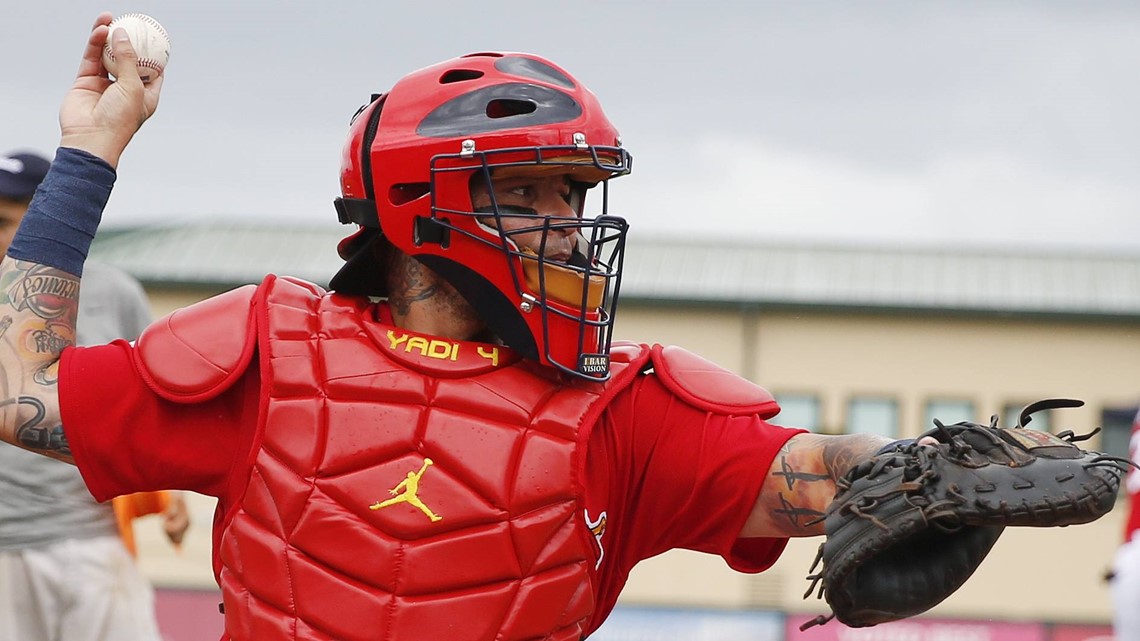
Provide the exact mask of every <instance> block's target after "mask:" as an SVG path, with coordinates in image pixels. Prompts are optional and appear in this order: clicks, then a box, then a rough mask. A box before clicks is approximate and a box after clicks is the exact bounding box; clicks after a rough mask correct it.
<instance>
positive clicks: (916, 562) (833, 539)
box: [804, 399, 1132, 628]
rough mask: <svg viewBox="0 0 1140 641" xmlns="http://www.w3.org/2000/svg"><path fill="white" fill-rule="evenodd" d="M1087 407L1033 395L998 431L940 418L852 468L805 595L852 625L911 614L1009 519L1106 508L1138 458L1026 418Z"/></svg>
mask: <svg viewBox="0 0 1140 641" xmlns="http://www.w3.org/2000/svg"><path fill="white" fill-rule="evenodd" d="M1083 404H1084V403H1082V402H1081V401H1075V400H1068V399H1050V400H1045V401H1039V402H1037V403H1033V404H1031V405H1029V406H1027V407H1026V408H1025V409H1024V410H1023V411H1022V413H1021V418H1020V420H1019V421H1018V425H1017V427H1014V428H999V427H998V426H997V417H994V418H993V419H991V421H990V424H989V425H979V424H977V423H969V422H963V423H955V424H953V425H944V424H943V423H942V422H941V421H938V420H935V421H934V423H935V429H933V430H931V431H929V432H927V433H926V434H924V435H923V438H920V439H919V440H918V441H907V442H900V443H898V444H897V445H896V446H895V447H892V448H888V449H886V450H885V451H882V452H880V453H879V454H878V455H876V456H874V457H872V458H870V459H869V460H867V461H864V462H862V463H860V464H858V465H855V466H854V467H852V469H851V470H849V471H848V472H847V474H846V475H844V477H843V478H842V479H839V480H838V481H837V482H836V487H837V489H838V491H837V492H836V495H835V498H834V500H833V501H832V503H831V505H830V506H829V508H828V510H827V512H826V513H825V514H824V516H823V517H822V520H823V521H824V527H825V530H826V533H827V539H826V540H825V541H824V543H823V544H822V545H821V546H820V550H819V555H818V557H817V558H816V562H815V564H813V566H812V569H811V572H812V574H811V575H810V576H809V577H808V579H809V580H810V581H811V585H810V587H809V588H808V591H807V593H806V594H805V595H804V597H805V598H806V597H808V596H810V595H811V593H812V592H814V591H816V588H817V587H818V588H819V596H822V597H824V598H826V600H827V603H828V605H830V606H831V609H832V612H833V613H834V614H833V615H832V616H834V617H835V618H837V619H839V621H841V622H842V623H844V624H846V625H848V626H851V627H866V626H872V625H876V624H879V623H885V622H887V621H893V620H896V619H901V618H904V617H909V616H914V615H916V614H921V613H922V612H925V611H926V610H929V609H930V608H932V607H934V606H935V605H937V604H938V603H940V602H941V601H943V600H944V599H945V598H946V597H948V596H950V595H951V594H953V593H954V591H955V590H957V589H958V588H959V587H961V586H962V584H963V583H965V581H966V580H967V579H968V578H969V577H970V575H971V574H973V572H974V570H976V569H977V567H978V566H979V565H980V564H981V562H982V560H983V559H984V558H985V557H986V555H987V554H988V553H989V551H990V549H991V548H992V547H993V545H994V543H996V542H997V539H998V537H999V536H1000V535H1001V533H1002V531H1003V529H1004V528H1005V527H1007V526H1036V527H1051V526H1063V525H1073V524H1078V523H1087V522H1090V521H1093V520H1096V519H1098V518H1100V517H1101V516H1104V515H1105V514H1106V513H1108V511H1109V510H1111V509H1112V505H1113V502H1114V500H1115V499H1116V493H1117V490H1118V489H1119V487H1120V481H1121V479H1122V477H1123V476H1124V473H1125V472H1126V471H1127V470H1128V466H1129V465H1132V462H1131V461H1128V460H1127V459H1121V458H1117V457H1113V456H1107V455H1104V454H1101V453H1099V452H1094V451H1088V450H1082V449H1081V448H1080V447H1077V446H1076V445H1074V443H1076V442H1079V441H1083V440H1085V439H1087V438H1089V437H1090V436H1092V434H1088V435H1085V436H1076V435H1074V434H1073V433H1072V432H1071V431H1064V432H1061V433H1059V434H1057V435H1056V436H1054V435H1052V434H1048V433H1045V432H1038V431H1036V430H1029V429H1025V427H1024V425H1026V424H1028V423H1029V421H1030V420H1031V415H1032V414H1033V412H1035V411H1040V410H1044V409H1055V408H1060V407H1079V406H1080V405H1083ZM1095 433H1096V432H1095V431H1094V432H1093V434H1095ZM821 563H822V569H821V570H820V571H819V572H816V568H817V567H819V564H821ZM830 618H831V616H821V617H817V618H816V619H813V620H811V621H809V622H807V623H806V624H805V625H804V627H805V628H806V627H810V626H812V625H818V624H821V623H825V622H827V621H828V620H829V619H830Z"/></svg>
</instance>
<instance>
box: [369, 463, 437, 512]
mask: <svg viewBox="0 0 1140 641" xmlns="http://www.w3.org/2000/svg"><path fill="white" fill-rule="evenodd" d="M429 465H431V459H430V458H425V459H424V464H423V467H421V468H420V471H419V472H408V478H406V479H404V480H403V481H400V484H399V485H397V486H396V487H394V488H392V489H390V490H388V493H389V494H391V495H392V498H390V499H388V500H387V501H384V502H382V503H381V502H380V501H377V502H376V503H373V504H372V505H369V506H368V509H370V510H379V509H380V508H383V507H388V506H389V505H395V504H397V503H408V504H410V505H412V506H413V507H418V508H419V509H420V510H421V511H422V512H423V513H424V514H426V515H427V516H428V518H429V519H431V520H432V521H433V522H434V521H438V520H440V519H442V518H443V517H442V516H439V515H438V514H436V513H435V512H432V511H431V510H430V509H429V508H428V506H426V505H424V502H423V501H421V500H420V497H419V496H416V492H418V491H419V489H420V477H422V476H423V475H424V472H425V471H426V470H427V468H428V466H429ZM401 489H403V490H404V492H403V493H402V494H401V493H400V490H401Z"/></svg>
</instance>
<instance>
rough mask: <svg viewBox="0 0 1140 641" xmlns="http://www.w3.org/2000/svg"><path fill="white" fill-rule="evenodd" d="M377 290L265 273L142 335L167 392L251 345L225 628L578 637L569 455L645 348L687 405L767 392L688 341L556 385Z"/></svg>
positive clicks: (587, 584)
mask: <svg viewBox="0 0 1140 641" xmlns="http://www.w3.org/2000/svg"><path fill="white" fill-rule="evenodd" d="M372 309H373V308H372V307H370V306H368V305H367V304H365V303H364V302H363V301H361V300H359V299H355V298H348V297H341V296H337V295H326V294H324V292H323V291H321V290H320V289H319V288H317V287H316V286H313V285H310V284H308V283H303V282H300V281H294V280H290V279H278V278H276V277H272V276H271V277H269V278H268V279H267V280H266V282H265V283H263V284H262V286H261V287H260V288H257V290H256V292H255V291H254V288H253V287H252V286H249V287H246V288H242V289H240V290H235V291H233V292H230V293H227V294H224V295H222V296H218V297H215V298H213V299H210V300H208V301H205V302H204V303H199V304H197V305H195V306H193V307H191V308H187V309H186V310H180V311H178V312H175V313H174V314H172V315H171V316H168V317H166V318H165V319H162V320H161V321H159V322H158V323H156V324H155V325H154V326H152V327H151V328H149V329H148V330H147V331H146V332H144V334H143V336H142V337H140V339H139V341H138V345H137V350H136V355H137V358H138V364H139V369H140V373H141V375H142V376H143V377H144V378H145V379H146V380H147V382H148V384H149V385H150V386H151V388H152V389H154V390H155V391H156V392H157V393H158V394H160V395H162V396H164V397H165V398H168V399H170V400H173V401H178V402H195V401H199V400H203V399H206V398H210V397H213V396H216V395H217V394H219V393H221V392H222V391H223V390H225V389H226V388H228V387H229V386H230V385H231V384H232V383H233V382H234V381H235V380H236V379H237V378H238V377H239V376H240V375H241V373H242V372H244V371H245V369H246V367H247V366H249V365H250V363H251V362H252V358H253V355H254V352H255V349H256V351H257V352H258V353H259V355H260V357H259V359H258V362H259V365H260V371H261V395H262V398H261V403H262V407H261V410H260V413H259V414H260V418H259V426H258V431H259V438H258V441H257V442H256V443H255V448H254V451H253V452H252V454H251V457H250V458H249V460H248V461H247V462H246V464H245V465H241V464H238V465H235V470H234V472H233V474H234V475H235V478H234V481H235V482H232V483H231V484H230V487H233V488H234V492H235V493H234V494H233V495H231V496H224V497H221V501H220V503H219V505H220V506H221V507H224V508H225V512H224V513H223V514H221V515H220V518H219V519H218V522H217V524H216V527H215V533H214V539H215V540H214V550H215V560H214V565H215V572H216V574H217V576H218V581H219V584H220V585H221V587H222V593H223V599H224V603H225V613H226V630H227V634H228V635H229V636H230V638H231V639H233V640H235V641H236V640H246V639H258V640H264V639H315V640H319V639H338V640H348V641H351V640H355V639H391V640H394V641H411V640H415V641H420V640H427V639H433V640H434V639H447V640H448V641H464V640H471V641H477V640H484V639H485V640H491V639H496V640H504V641H505V640H509V639H520V640H521V639H527V640H530V639H552V640H561V639H566V640H569V639H575V640H576V639H579V638H581V637H582V636H583V634H584V633H585V632H588V630H587V629H586V626H587V622H588V621H589V619H590V615H591V613H592V612H593V611H594V608H595V598H596V595H597V586H595V585H594V583H593V581H594V580H596V575H594V574H593V572H592V570H593V567H594V562H595V560H596V559H595V555H596V553H595V541H594V538H593V534H592V533H591V532H590V531H589V529H588V526H587V525H586V523H585V519H584V518H583V517H582V512H583V510H582V492H583V489H582V478H581V473H582V469H583V466H584V456H585V449H586V448H585V442H586V440H587V438H588V436H589V430H590V428H591V427H592V426H593V425H594V424H595V423H596V421H597V417H598V415H599V414H600V413H601V412H602V411H603V409H604V407H605V406H606V405H607V404H608V401H609V400H610V399H611V398H612V397H613V396H614V395H615V394H617V393H618V392H619V391H620V390H621V389H623V388H624V387H626V386H628V385H629V383H630V382H631V381H632V380H633V379H634V378H635V377H636V376H637V375H638V373H639V371H641V370H643V369H644V367H645V366H646V365H647V364H648V363H649V361H650V359H652V366H653V367H654V368H655V373H656V375H657V376H658V377H660V378H661V380H662V382H663V383H665V385H666V386H667V387H668V388H669V389H670V390H671V391H672V392H673V393H674V394H676V396H677V397H678V398H679V399H680V400H683V401H685V402H687V403H690V404H692V405H695V406H697V407H700V408H703V409H706V410H707V411H715V412H727V413H733V414H735V413H745V414H751V413H759V414H761V415H764V416H771V415H773V414H775V412H776V411H778V407H777V406H776V404H775V402H774V401H773V400H772V398H771V396H770V395H769V394H768V393H767V392H766V391H764V390H763V389H762V388H759V387H756V386H754V385H752V384H751V383H748V382H747V381H744V380H743V379H740V378H739V377H737V376H735V375H733V374H731V373H729V372H727V371H725V370H723V369H721V368H719V367H717V366H715V365H713V364H711V363H709V362H708V361H705V360H704V359H701V358H700V357H697V356H695V355H693V354H690V353H688V352H685V351H684V350H681V349H679V348H672V347H665V348H662V347H660V346H654V347H653V348H652V349H650V348H647V347H644V346H633V345H628V344H624V345H619V346H616V347H615V348H614V350H613V352H612V360H613V371H614V375H613V377H612V378H611V379H610V381H609V382H608V383H606V384H597V383H589V382H571V383H568V382H566V381H565V380H563V379H560V378H555V377H554V376H553V375H552V374H551V372H550V371H549V370H546V369H543V368H539V367H536V366H534V365H533V364H530V363H528V362H526V361H519V360H518V359H517V357H516V356H515V355H514V353H513V352H511V351H510V350H507V349H506V348H503V347H499V346H494V345H486V344H480V343H471V342H458V341H450V340H444V339H439V338H435V337H431V336H422V335H417V334H412V333H409V332H405V331H403V330H400V329H397V328H393V327H390V326H387V325H383V324H380V323H377V322H375V321H374V320H373V319H372V316H371V313H372ZM235 319H236V323H235ZM234 324H236V325H237V328H234V327H232V326H233V325H234ZM243 326H244V327H245V331H234V329H239V330H240V328H241V327H243ZM611 605H612V604H611Z"/></svg>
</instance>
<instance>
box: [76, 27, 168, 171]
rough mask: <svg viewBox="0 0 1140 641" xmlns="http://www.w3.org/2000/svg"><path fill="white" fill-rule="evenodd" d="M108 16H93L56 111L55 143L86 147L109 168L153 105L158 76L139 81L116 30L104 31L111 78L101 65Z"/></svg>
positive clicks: (126, 45) (132, 56)
mask: <svg viewBox="0 0 1140 641" xmlns="http://www.w3.org/2000/svg"><path fill="white" fill-rule="evenodd" d="M110 23H111V14H110V13H103V14H100V15H99V17H98V18H96V20H95V24H94V25H93V27H92V29H91V35H90V36H89V37H88V40H87V46H86V48H85V49H84V50H83V59H82V61H81V62H80V64H79V72H78V74H77V75H76V78H75V83H74V84H73V85H72V87H71V90H70V91H68V92H67V95H66V96H65V97H64V100H63V105H62V106H61V107H60V111H59V125H60V132H61V138H60V146H63V147H74V148H76V149H82V150H83V151H87V152H89V153H91V154H94V155H95V156H98V157H99V158H102V159H103V160H105V161H107V162H108V163H109V164H110V165H111V166H112V167H117V166H118V163H119V157H120V156H121V155H122V153H123V150H124V149H126V147H127V144H128V143H130V141H131V138H132V137H133V136H134V134H135V132H136V131H138V130H139V127H141V126H142V124H143V123H144V122H146V120H147V118H150V116H151V115H152V114H154V112H155V110H156V109H157V108H158V97H159V94H160V93H161V91H162V80H163V76H162V75H159V76H158V77H157V78H155V79H154V80H153V81H152V82H150V83H149V84H146V85H144V84H143V82H142V79H141V78H140V77H139V71H138V55H137V54H136V53H135V51H134V48H133V47H132V46H131V42H130V39H129V38H128V37H127V34H126V32H125V31H124V30H122V29H116V30H115V32H114V33H111V34H110V40H109V42H110V45H111V50H112V51H113V52H114V60H113V61H112V63H111V64H112V65H113V66H114V68H113V69H111V70H110V71H111V72H112V73H113V74H114V75H115V78H116V80H115V82H112V81H111V80H110V79H109V78H108V76H107V71H108V70H107V69H106V68H105V67H104V66H103V47H104V45H105V44H106V43H108V39H107V38H108V25H109V24H110Z"/></svg>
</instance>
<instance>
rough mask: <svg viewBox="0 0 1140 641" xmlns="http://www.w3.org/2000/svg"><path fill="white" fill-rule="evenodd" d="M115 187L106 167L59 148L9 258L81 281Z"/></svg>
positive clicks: (112, 172)
mask: <svg viewBox="0 0 1140 641" xmlns="http://www.w3.org/2000/svg"><path fill="white" fill-rule="evenodd" d="M114 185H115V170H114V168H112V167H111V165H109V164H107V162H106V161H104V160H103V159H101V158H98V157H96V156H94V155H92V154H89V153H87V152H86V151H80V150H78V149H71V148H68V147H60V148H59V149H58V150H56V154H55V160H54V161H53V162H52V164H51V169H50V170H48V174H47V176H46V177H45V178H44V180H43V182H42V183H40V186H39V188H38V189H36V195H35V196H34V197H33V198H32V203H31V205H29V206H28V213H27V214H25V215H24V220H23V221H22V222H21V223H20V228H19V229H18V230H17V231H16V235H15V237H14V238H13V239H12V245H11V246H10V247H9V248H8V255H9V256H11V257H12V258H15V259H18V260H26V261H29V262H33V263H39V264H41V265H49V266H51V267H55V268H57V269H61V270H63V271H65V272H67V273H69V274H74V275H75V276H82V275H83V261H85V260H86V259H87V252H88V250H89V249H90V248H91V241H92V239H94V238H95V231H96V230H98V229H99V221H100V220H101V219H102V217H103V208H104V207H106V206H107V200H108V199H110V197H111V188H112V187H113V186H114Z"/></svg>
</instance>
